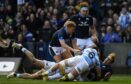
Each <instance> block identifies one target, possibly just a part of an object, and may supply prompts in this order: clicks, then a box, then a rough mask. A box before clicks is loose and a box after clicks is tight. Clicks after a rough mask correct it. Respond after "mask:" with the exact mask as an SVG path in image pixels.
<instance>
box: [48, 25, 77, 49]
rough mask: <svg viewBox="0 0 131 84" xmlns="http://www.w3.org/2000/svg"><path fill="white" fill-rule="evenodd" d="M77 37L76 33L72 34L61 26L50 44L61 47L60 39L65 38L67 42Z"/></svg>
mask: <svg viewBox="0 0 131 84" xmlns="http://www.w3.org/2000/svg"><path fill="white" fill-rule="evenodd" d="M74 38H75V34H74V33H73V34H72V35H70V34H68V33H67V32H66V30H65V28H64V27H63V28H61V29H59V30H57V31H56V32H55V33H54V34H53V37H52V40H51V42H50V46H52V47H61V44H60V42H59V40H64V41H65V42H66V43H68V42H70V41H71V40H72V39H74Z"/></svg>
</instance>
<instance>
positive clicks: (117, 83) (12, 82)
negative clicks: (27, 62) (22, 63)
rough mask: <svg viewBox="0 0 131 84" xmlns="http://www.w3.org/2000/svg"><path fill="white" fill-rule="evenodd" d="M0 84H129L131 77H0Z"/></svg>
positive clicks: (130, 83)
mask: <svg viewBox="0 0 131 84" xmlns="http://www.w3.org/2000/svg"><path fill="white" fill-rule="evenodd" d="M0 84H131V75H130V76H127V75H119V76H118V75H114V76H112V77H111V79H110V81H108V82H104V81H100V82H58V81H42V80H29V79H28V80H27V79H20V78H12V79H8V80H7V79H6V77H5V76H0Z"/></svg>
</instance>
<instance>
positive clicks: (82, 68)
mask: <svg viewBox="0 0 131 84" xmlns="http://www.w3.org/2000/svg"><path fill="white" fill-rule="evenodd" d="M88 71H89V65H88V63H87V62H86V61H85V60H84V59H83V58H81V62H78V64H77V65H76V66H75V67H74V69H73V70H72V71H71V72H70V73H68V74H67V75H65V76H63V77H62V78H61V79H60V80H62V81H66V80H73V79H75V78H76V77H77V76H78V75H80V74H82V73H84V72H88Z"/></svg>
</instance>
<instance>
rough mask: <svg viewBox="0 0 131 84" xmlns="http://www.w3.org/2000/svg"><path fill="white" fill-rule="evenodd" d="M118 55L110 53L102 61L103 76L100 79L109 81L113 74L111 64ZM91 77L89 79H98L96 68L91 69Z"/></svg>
mask: <svg viewBox="0 0 131 84" xmlns="http://www.w3.org/2000/svg"><path fill="white" fill-rule="evenodd" d="M115 57H116V54H115V53H111V54H109V55H108V56H107V57H106V59H105V60H104V61H103V62H101V63H100V65H101V77H100V79H99V80H103V81H108V80H109V79H110V77H111V75H112V66H111V64H112V63H113V62H114V60H115ZM87 77H88V78H89V80H92V81H98V79H97V78H96V73H95V70H94V69H92V70H91V71H90V74H89V75H88V76H87Z"/></svg>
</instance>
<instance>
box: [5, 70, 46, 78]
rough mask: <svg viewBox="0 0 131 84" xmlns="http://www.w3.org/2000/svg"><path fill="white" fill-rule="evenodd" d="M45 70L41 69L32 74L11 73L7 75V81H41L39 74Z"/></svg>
mask: <svg viewBox="0 0 131 84" xmlns="http://www.w3.org/2000/svg"><path fill="white" fill-rule="evenodd" d="M44 71H45V70H44V69H41V70H39V71H37V72H35V73H33V74H30V73H15V72H12V73H10V74H9V75H7V79H10V78H12V77H17V78H23V79H41V78H42V76H41V73H43V72H44Z"/></svg>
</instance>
